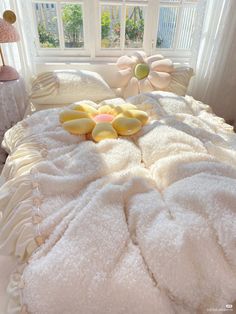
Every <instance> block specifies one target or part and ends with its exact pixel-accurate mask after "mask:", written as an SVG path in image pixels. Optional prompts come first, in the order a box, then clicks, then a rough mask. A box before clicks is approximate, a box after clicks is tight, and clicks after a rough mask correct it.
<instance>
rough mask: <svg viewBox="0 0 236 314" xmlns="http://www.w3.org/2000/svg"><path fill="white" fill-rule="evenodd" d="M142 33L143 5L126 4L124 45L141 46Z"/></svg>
mask: <svg viewBox="0 0 236 314" xmlns="http://www.w3.org/2000/svg"><path fill="white" fill-rule="evenodd" d="M143 33H144V7H140V6H126V21H125V47H126V48H141V47H142V46H143Z"/></svg>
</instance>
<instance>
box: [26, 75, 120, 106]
mask: <svg viewBox="0 0 236 314" xmlns="http://www.w3.org/2000/svg"><path fill="white" fill-rule="evenodd" d="M114 97H115V94H114V92H113V91H112V89H111V88H110V87H109V86H108V84H107V83H106V82H105V81H104V80H103V78H102V77H101V76H100V75H99V74H98V73H96V72H91V71H84V70H57V71H53V72H43V73H41V74H39V75H38V76H37V77H36V78H35V79H34V80H33V82H32V93H31V101H32V102H33V103H34V104H36V105H37V104H39V105H43V104H44V105H67V104H70V103H72V102H75V101H80V100H84V99H87V100H92V101H95V102H100V101H102V100H104V99H108V98H114Z"/></svg>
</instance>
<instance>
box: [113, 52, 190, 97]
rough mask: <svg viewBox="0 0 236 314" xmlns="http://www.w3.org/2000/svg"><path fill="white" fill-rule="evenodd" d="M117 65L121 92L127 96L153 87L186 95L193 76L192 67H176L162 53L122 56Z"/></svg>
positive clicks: (153, 88)
mask: <svg viewBox="0 0 236 314" xmlns="http://www.w3.org/2000/svg"><path fill="white" fill-rule="evenodd" d="M117 66H118V68H119V71H118V73H117V87H118V93H119V94H120V95H122V96H123V97H124V98H127V97H130V96H135V95H137V94H139V93H145V92H150V91H154V90H162V91H169V92H173V93H176V94H178V95H180V96H184V95H185V94H186V91H187V88H188V84H189V81H190V79H191V77H192V76H193V69H192V68H189V67H179V68H175V67H174V65H173V62H172V61H171V60H170V59H165V58H164V57H163V56H162V55H159V54H158V55H153V56H150V57H147V56H146V54H145V53H144V52H142V51H137V52H135V53H134V54H133V55H132V56H122V57H120V58H119V59H118V60H117Z"/></svg>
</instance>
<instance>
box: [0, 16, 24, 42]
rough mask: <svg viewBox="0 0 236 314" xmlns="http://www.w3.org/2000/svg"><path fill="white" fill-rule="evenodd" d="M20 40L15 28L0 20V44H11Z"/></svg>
mask: <svg viewBox="0 0 236 314" xmlns="http://www.w3.org/2000/svg"><path fill="white" fill-rule="evenodd" d="M19 40H20V35H19V33H18V32H17V30H16V28H15V27H14V26H13V25H12V24H10V23H8V22H7V21H5V20H4V19H2V18H0V43H11V42H16V41H19Z"/></svg>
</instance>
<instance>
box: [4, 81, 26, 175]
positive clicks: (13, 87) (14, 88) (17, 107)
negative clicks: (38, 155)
mask: <svg viewBox="0 0 236 314" xmlns="http://www.w3.org/2000/svg"><path fill="white" fill-rule="evenodd" d="M28 103H29V100H28V95H27V92H26V89H25V84H24V80H23V79H22V78H20V79H19V80H15V81H8V82H0V143H2V140H3V136H4V133H5V132H6V131H7V130H8V129H10V128H11V127H12V126H13V125H14V124H16V123H17V122H18V121H20V120H22V118H23V116H24V112H25V109H26V107H27V105H28ZM5 159H6V152H5V151H4V150H3V149H2V148H0V170H1V167H2V166H3V164H4V162H5Z"/></svg>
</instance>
